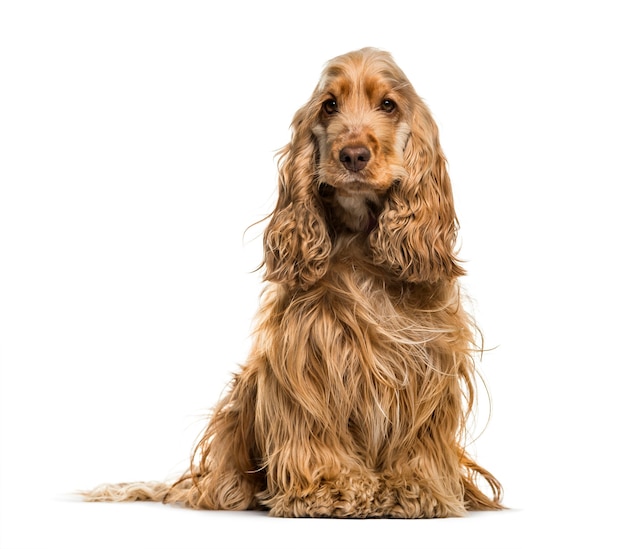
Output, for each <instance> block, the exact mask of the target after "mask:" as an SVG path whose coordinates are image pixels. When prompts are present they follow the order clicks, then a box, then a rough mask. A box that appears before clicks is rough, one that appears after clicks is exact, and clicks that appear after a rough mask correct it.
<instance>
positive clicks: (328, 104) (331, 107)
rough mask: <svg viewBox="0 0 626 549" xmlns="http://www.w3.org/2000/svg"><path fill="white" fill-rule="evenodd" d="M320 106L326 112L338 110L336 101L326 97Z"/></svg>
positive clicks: (333, 112) (332, 112)
mask: <svg viewBox="0 0 626 549" xmlns="http://www.w3.org/2000/svg"><path fill="white" fill-rule="evenodd" d="M322 107H323V109H324V112H325V113H326V114H335V113H336V112H339V105H337V101H336V100H334V99H327V100H326V101H324V103H323V104H322Z"/></svg>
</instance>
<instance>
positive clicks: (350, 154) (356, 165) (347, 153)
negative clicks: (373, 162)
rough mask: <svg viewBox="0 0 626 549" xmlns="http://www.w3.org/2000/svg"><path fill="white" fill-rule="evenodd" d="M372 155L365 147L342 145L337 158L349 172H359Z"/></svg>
mask: <svg viewBox="0 0 626 549" xmlns="http://www.w3.org/2000/svg"><path fill="white" fill-rule="evenodd" d="M371 157H372V153H370V151H369V149H367V148H366V147H344V148H343V149H341V151H339V160H340V161H341V163H342V164H343V165H344V166H345V167H346V168H347V169H348V170H350V171H351V172H359V171H361V170H362V169H363V168H365V166H367V163H368V162H369V159H370V158H371Z"/></svg>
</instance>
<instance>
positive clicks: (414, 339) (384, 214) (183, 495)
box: [87, 48, 501, 518]
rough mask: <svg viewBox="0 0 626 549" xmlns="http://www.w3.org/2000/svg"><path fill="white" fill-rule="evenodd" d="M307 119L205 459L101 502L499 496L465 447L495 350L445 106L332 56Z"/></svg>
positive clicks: (290, 157)
mask: <svg viewBox="0 0 626 549" xmlns="http://www.w3.org/2000/svg"><path fill="white" fill-rule="evenodd" d="M292 129H293V137H292V140H291V143H289V144H288V145H287V146H286V147H285V148H284V149H283V151H282V154H281V158H280V163H279V169H280V179H279V196H278V203H277V205H276V208H275V210H274V212H273V214H272V215H271V216H270V219H269V224H268V226H267V229H266V230H265V236H264V255H265V257H264V267H265V279H266V282H267V285H266V288H265V289H264V292H263V299H262V305H261V310H260V312H259V316H258V325H257V329H256V333H255V343H254V345H253V348H252V351H251V354H250V357H249V359H248V361H247V363H246V364H245V365H244V366H243V368H242V369H241V371H240V372H239V373H238V374H237V375H236V376H235V377H234V380H233V382H232V386H231V387H230V390H229V392H228V393H227V395H226V396H225V397H224V398H223V400H222V401H221V402H220V403H219V404H218V405H217V407H216V408H215V410H214V413H213V415H212V417H211V420H210V422H209V425H208V427H207V429H206V432H205V433H204V436H203V437H202V439H201V440H200V442H199V443H198V445H197V448H196V450H195V452H194V456H193V457H192V462H191V466H190V469H189V471H188V472H187V473H185V474H184V475H183V476H182V478H180V480H178V481H177V482H175V483H174V484H163V483H138V484H121V485H105V486H102V487H100V488H97V489H95V490H93V491H91V492H89V493H88V494H87V497H88V498H89V499H92V500H116V501H120V500H137V499H147V500H155V501H165V502H181V503H184V504H186V505H189V506H191V507H195V508H204V509H256V508H265V509H269V512H270V514H271V515H274V516H290V517H302V516H313V517H316V516H333V517H406V518H417V517H445V516H457V515H462V514H463V513H464V512H465V511H466V510H467V509H498V508H501V505H500V498H501V488H500V484H499V483H498V481H497V480H496V479H495V478H494V477H493V476H492V475H491V474H490V473H489V472H487V471H486V470H484V469H482V468H481V467H479V466H478V465H477V464H476V463H475V462H474V461H473V460H472V459H471V458H470V457H469V455H468V454H467V452H466V450H465V448H464V440H465V438H464V437H465V427H466V420H467V417H468V414H469V412H470V410H471V409H472V406H473V404H474V362H473V359H472V354H473V352H475V351H476V350H477V349H479V346H477V345H476V343H475V340H474V339H475V335H476V334H475V328H474V326H473V323H472V321H471V319H470V318H469V316H468V315H467V314H466V312H465V311H464V309H463V307H462V303H461V299H460V290H459V285H458V278H459V277H460V276H461V275H463V274H464V271H463V269H462V267H461V266H460V265H459V262H458V260H457V258H456V256H455V249H454V247H455V239H456V234H457V221H456V214H455V210H454V205H453V200H452V191H451V187H450V181H449V178H448V173H447V171H446V161H445V158H444V155H443V153H442V151H441V148H440V144H439V137H438V130H437V127H436V125H435V122H434V121H433V119H432V116H431V114H430V112H429V111H428V109H427V108H426V106H425V105H424V103H423V102H422V101H421V99H420V98H419V97H418V96H417V94H416V93H415V91H414V89H413V87H412V86H411V84H410V83H409V81H408V80H407V78H406V76H405V75H404V74H403V73H402V71H401V70H400V69H399V68H398V67H397V65H396V64H395V63H394V61H393V60H392V58H391V56H390V55H389V54H387V53H384V52H381V51H378V50H375V49H369V48H367V49H363V50H360V51H355V52H351V53H348V54H346V55H343V56H341V57H337V58H336V59H333V60H331V61H330V62H329V63H328V65H327V66H326V69H325V70H324V72H323V75H322V78H321V80H320V82H319V85H318V86H317V88H316V89H315V91H314V92H313V95H312V97H311V99H310V100H309V102H308V103H307V104H306V105H304V106H303V107H302V108H301V109H300V110H299V111H298V112H297V113H296V115H295V118H294V120H293V125H292ZM480 478H482V479H483V480H482V482H483V484H484V485H485V486H488V487H489V489H490V491H491V492H492V497H487V496H486V495H485V494H484V493H483V492H482V491H481V488H479V485H478V481H479V479H480Z"/></svg>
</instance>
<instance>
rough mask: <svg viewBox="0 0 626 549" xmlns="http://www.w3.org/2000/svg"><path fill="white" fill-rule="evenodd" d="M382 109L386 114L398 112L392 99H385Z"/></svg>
mask: <svg viewBox="0 0 626 549" xmlns="http://www.w3.org/2000/svg"><path fill="white" fill-rule="evenodd" d="M380 108H381V109H382V110H383V111H385V112H393V111H395V110H396V104H395V103H394V102H393V101H392V100H391V99H383V102H382V103H381V104H380Z"/></svg>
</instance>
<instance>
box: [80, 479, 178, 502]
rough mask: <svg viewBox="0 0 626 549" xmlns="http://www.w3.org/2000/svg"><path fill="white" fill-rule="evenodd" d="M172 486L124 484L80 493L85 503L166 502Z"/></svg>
mask: <svg viewBox="0 0 626 549" xmlns="http://www.w3.org/2000/svg"><path fill="white" fill-rule="evenodd" d="M171 488H172V485H171V484H169V483H165V482H124V483H120V484H101V485H100V486H96V487H95V488H94V489H93V490H89V491H85V492H80V495H81V496H82V497H83V498H84V499H85V500H86V501H157V502H165V501H167V496H168V493H169V492H170V490H171Z"/></svg>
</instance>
